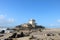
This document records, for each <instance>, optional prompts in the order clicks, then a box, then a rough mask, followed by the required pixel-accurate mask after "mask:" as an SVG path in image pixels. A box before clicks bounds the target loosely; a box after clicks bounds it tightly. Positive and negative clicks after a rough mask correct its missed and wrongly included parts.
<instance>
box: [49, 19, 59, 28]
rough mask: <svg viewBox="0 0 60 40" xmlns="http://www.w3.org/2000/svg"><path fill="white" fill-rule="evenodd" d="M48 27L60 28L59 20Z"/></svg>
mask: <svg viewBox="0 0 60 40" xmlns="http://www.w3.org/2000/svg"><path fill="white" fill-rule="evenodd" d="M49 26H50V27H60V19H58V20H56V21H55V22H54V23H52V24H50V25H49Z"/></svg>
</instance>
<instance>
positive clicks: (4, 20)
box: [0, 15, 15, 26]
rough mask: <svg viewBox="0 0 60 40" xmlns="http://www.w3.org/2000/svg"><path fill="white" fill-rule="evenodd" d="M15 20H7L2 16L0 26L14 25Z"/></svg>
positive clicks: (0, 16)
mask: <svg viewBox="0 0 60 40" xmlns="http://www.w3.org/2000/svg"><path fill="white" fill-rule="evenodd" d="M14 21H15V20H14V18H7V16H6V15H0V25H2V26H3V25H6V24H12V23H14Z"/></svg>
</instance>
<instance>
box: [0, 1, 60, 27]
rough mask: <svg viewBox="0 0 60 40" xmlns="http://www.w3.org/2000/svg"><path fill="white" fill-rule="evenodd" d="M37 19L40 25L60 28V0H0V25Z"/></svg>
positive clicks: (16, 23) (12, 24) (17, 23)
mask: <svg viewBox="0 0 60 40" xmlns="http://www.w3.org/2000/svg"><path fill="white" fill-rule="evenodd" d="M31 18H32V19H35V20H36V23H37V24H38V25H43V26H45V27H47V28H60V0H0V26H16V25H19V24H22V23H26V22H28V20H29V19H31Z"/></svg>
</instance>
